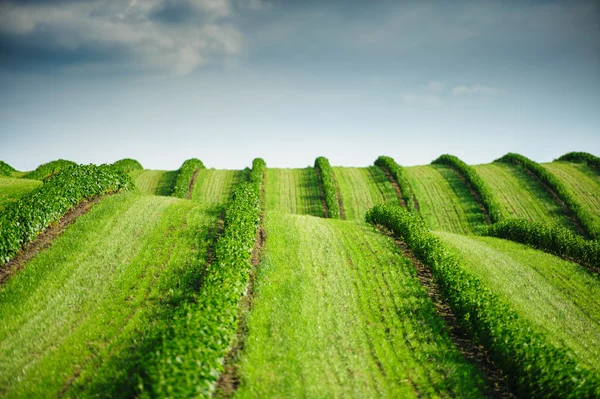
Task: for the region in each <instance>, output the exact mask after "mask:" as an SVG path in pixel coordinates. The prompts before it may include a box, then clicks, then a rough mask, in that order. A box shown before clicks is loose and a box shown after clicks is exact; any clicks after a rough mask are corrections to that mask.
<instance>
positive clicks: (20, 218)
mask: <svg viewBox="0 0 600 399" xmlns="http://www.w3.org/2000/svg"><path fill="white" fill-rule="evenodd" d="M131 188H133V183H132V182H131V179H130V178H129V176H127V175H126V174H124V173H123V172H121V171H120V170H118V169H116V168H114V167H113V166H110V165H101V166H96V165H81V166H71V167H69V168H66V169H64V170H62V171H61V172H59V173H58V174H56V175H55V176H54V177H52V178H51V179H49V180H48V181H46V182H45V183H44V184H43V185H42V186H41V187H38V188H36V189H35V190H33V191H32V192H30V193H29V194H27V195H25V196H24V197H22V198H21V199H20V200H19V201H17V202H13V203H11V204H9V205H8V206H7V207H6V208H5V209H4V211H3V212H2V214H0V265H3V264H5V263H7V262H8V261H9V260H10V259H12V257H13V256H14V255H15V254H16V253H17V251H19V250H20V249H21V248H22V247H23V245H25V244H27V243H29V242H31V241H32V240H33V239H34V238H35V237H36V236H37V235H38V234H39V233H40V232H42V231H43V230H44V229H45V228H46V227H48V226H49V225H50V224H51V223H53V222H56V221H58V220H59V219H60V218H61V217H62V216H63V215H64V214H65V213H66V212H67V211H68V210H70V209H71V208H73V207H75V206H76V205H78V204H79V203H80V202H81V201H83V200H85V199H88V198H92V197H95V196H97V195H101V194H106V193H111V192H116V191H120V190H127V189H131Z"/></svg>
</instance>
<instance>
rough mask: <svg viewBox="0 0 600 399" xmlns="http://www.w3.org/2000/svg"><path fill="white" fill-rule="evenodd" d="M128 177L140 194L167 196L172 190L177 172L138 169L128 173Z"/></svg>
mask: <svg viewBox="0 0 600 399" xmlns="http://www.w3.org/2000/svg"><path fill="white" fill-rule="evenodd" d="M129 176H131V179H132V180H133V182H134V183H135V186H136V187H137V188H138V189H139V190H140V191H141V192H143V193H146V194H154V195H162V196H169V195H171V191H172V190H173V184H174V182H175V177H176V176H177V171H166V170H147V169H146V170H139V169H138V170H134V171H132V172H129Z"/></svg>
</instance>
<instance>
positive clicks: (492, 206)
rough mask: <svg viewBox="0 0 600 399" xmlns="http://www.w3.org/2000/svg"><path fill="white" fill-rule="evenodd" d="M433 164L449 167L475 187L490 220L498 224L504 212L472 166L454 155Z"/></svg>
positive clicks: (437, 160)
mask: <svg viewBox="0 0 600 399" xmlns="http://www.w3.org/2000/svg"><path fill="white" fill-rule="evenodd" d="M432 164H441V165H446V166H449V167H450V168H452V169H454V170H455V171H456V172H458V173H459V174H461V175H462V176H463V177H464V178H465V180H466V181H467V182H468V183H469V184H470V185H471V187H473V189H474V190H475V191H476V192H477V194H478V195H479V199H480V200H481V203H482V204H483V206H484V207H485V209H486V211H487V212H488V215H489V216H490V219H491V221H492V222H493V223H495V222H498V221H500V220H501V219H502V212H501V211H500V205H498V203H497V202H496V200H495V199H494V196H493V195H492V192H491V190H490V189H489V187H488V186H487V184H486V183H485V182H484V181H483V180H482V179H481V177H479V175H478V174H477V172H476V171H475V169H474V168H473V167H472V166H469V165H467V164H466V163H464V162H463V161H462V160H460V159H459V158H458V157H455V156H454V155H448V154H444V155H442V156H440V157H439V158H437V159H436V160H434V161H433V162H432Z"/></svg>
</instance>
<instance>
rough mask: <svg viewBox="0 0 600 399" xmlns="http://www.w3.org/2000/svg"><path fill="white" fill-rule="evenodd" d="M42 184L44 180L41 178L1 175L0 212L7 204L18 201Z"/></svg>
mask: <svg viewBox="0 0 600 399" xmlns="http://www.w3.org/2000/svg"><path fill="white" fill-rule="evenodd" d="M41 185H42V182H41V181H39V180H29V179H17V178H14V177H4V176H0V212H1V211H2V210H3V209H4V207H6V205H8V204H10V203H12V202H15V201H18V200H19V198H21V197H22V196H24V195H25V194H27V193H29V192H31V191H32V190H33V189H35V188H36V187H39V186H41Z"/></svg>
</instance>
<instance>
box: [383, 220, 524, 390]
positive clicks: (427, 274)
mask: <svg viewBox="0 0 600 399" xmlns="http://www.w3.org/2000/svg"><path fill="white" fill-rule="evenodd" d="M378 229H379V231H381V232H382V233H384V234H386V235H388V236H390V237H392V239H393V240H394V241H395V242H396V245H398V248H400V250H401V251H402V253H403V254H404V255H405V256H406V257H408V258H409V259H410V260H411V262H412V264H413V266H414V267H415V270H416V271H417V278H418V279H419V282H420V283H421V285H422V286H423V287H425V290H426V291H427V294H428V295H429V297H430V298H431V300H432V301H433V303H434V305H435V310H436V311H437V313H438V315H439V316H440V317H441V318H442V320H443V321H444V323H445V324H446V326H447V331H448V336H449V337H450V339H451V340H452V342H453V343H454V345H455V346H456V348H457V349H458V351H459V352H460V353H461V354H462V355H463V357H464V358H465V359H467V361H469V362H471V363H473V364H475V366H476V367H477V368H478V369H479V370H480V371H481V374H482V375H483V377H484V380H485V382H486V385H487V392H486V394H487V395H486V396H488V397H490V398H516V396H515V395H514V394H513V393H512V392H511V390H510V389H509V386H508V381H506V379H505V378H504V376H503V374H502V371H501V370H500V369H499V368H498V367H497V366H496V365H495V364H494V362H493V361H492V359H491V357H490V355H489V353H488V352H487V351H486V350H485V348H484V347H483V346H481V345H475V344H474V343H473V342H472V341H471V340H470V339H469V338H468V336H467V334H466V332H465V331H464V330H463V329H462V328H461V327H460V325H459V324H458V320H457V319H456V316H455V315H454V313H453V312H452V309H451V308H450V306H448V304H446V303H445V302H444V301H443V300H442V295H441V292H440V289H439V286H438V285H437V284H436V282H435V280H434V278H433V275H432V274H431V270H430V269H429V268H428V267H426V266H425V265H423V263H421V261H419V260H418V259H417V258H416V257H415V256H414V254H413V253H412V251H411V250H410V248H409V247H408V245H406V243H404V242H402V241H400V240H398V239H396V238H395V237H394V236H393V235H392V234H391V233H389V232H388V231H386V229H384V228H381V227H379V228H378Z"/></svg>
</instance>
